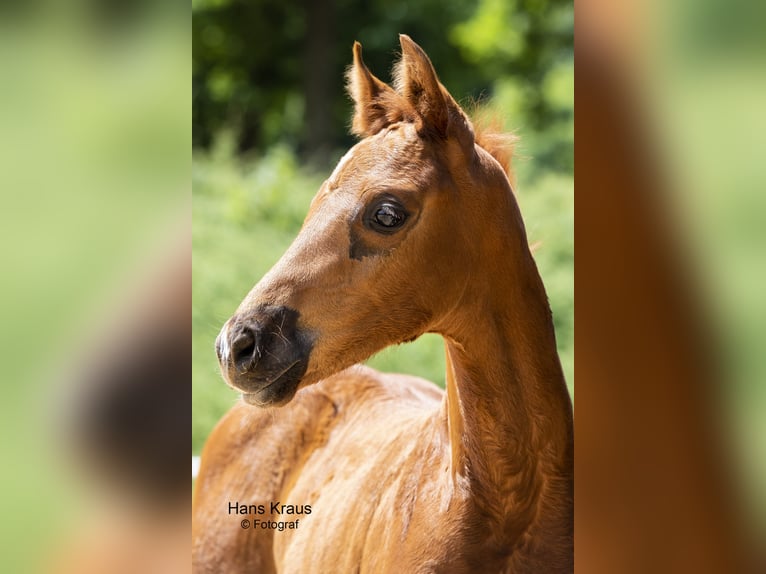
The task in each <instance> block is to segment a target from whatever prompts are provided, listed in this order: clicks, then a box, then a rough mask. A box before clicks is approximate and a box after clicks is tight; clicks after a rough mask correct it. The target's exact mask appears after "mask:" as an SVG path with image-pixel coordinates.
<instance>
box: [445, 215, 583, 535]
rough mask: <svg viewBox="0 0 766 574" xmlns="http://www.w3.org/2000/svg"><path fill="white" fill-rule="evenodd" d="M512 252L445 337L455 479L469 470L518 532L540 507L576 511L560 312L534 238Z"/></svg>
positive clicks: (488, 501) (484, 279)
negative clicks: (556, 323)
mask: <svg viewBox="0 0 766 574" xmlns="http://www.w3.org/2000/svg"><path fill="white" fill-rule="evenodd" d="M522 231H523V230H522ZM521 235H522V237H523V233H522V234H521ZM514 250H515V251H516V253H514ZM507 255H510V257H508V256H507V257H505V258H500V259H502V260H505V261H506V262H507V263H506V265H507V266H508V268H505V269H503V268H498V264H497V261H498V259H495V258H487V259H488V260H490V261H491V262H490V265H492V266H493V270H494V272H490V273H486V274H484V275H482V276H481V278H480V279H478V280H472V281H471V283H472V284H473V285H475V286H476V287H475V288H474V289H473V290H469V291H468V292H467V293H466V296H465V297H464V298H463V300H462V301H463V302H462V304H461V305H460V306H459V307H458V308H457V309H456V310H455V311H453V313H452V320H451V322H450V326H449V327H448V328H446V329H444V330H443V332H442V334H443V335H444V337H445V341H446V352H447V393H446V398H445V404H444V412H445V414H446V418H447V425H448V428H449V435H450V449H451V460H452V478H453V481H455V480H456V479H457V477H459V476H460V477H465V479H467V480H468V481H469V484H470V488H471V491H472V494H473V496H474V498H475V500H476V502H477V504H478V505H479V507H480V508H481V510H482V512H483V513H484V514H485V515H490V516H491V515H494V516H495V517H497V520H499V521H501V522H502V524H501V525H499V528H500V530H502V531H503V532H506V533H509V534H510V535H512V533H514V532H515V533H516V534H521V533H522V532H524V531H526V530H528V528H529V527H530V525H531V523H532V522H533V521H534V520H535V517H537V520H538V521H539V520H542V519H544V517H541V516H540V512H541V505H542V506H545V504H548V505H550V506H551V508H552V509H553V508H558V509H559V514H560V515H562V516H563V515H565V514H567V513H566V512H565V509H566V508H567V507H571V485H572V449H573V440H572V439H573V431H572V410H571V401H570V398H569V394H568V392H567V389H566V383H565V381H564V377H563V373H562V370H561V365H560V362H559V358H558V354H557V351H556V341H555V335H554V331H553V323H552V319H551V313H550V309H549V306H548V301H547V297H546V294H545V290H544V287H543V284H542V281H541V279H540V276H539V274H538V272H537V267H536V265H535V263H534V260H533V259H532V256H531V254H530V253H529V248H528V246H527V242H526V239H525V238H524V239H523V240H522V241H521V242H519V241H517V242H516V247H515V248H514V247H510V248H509V252H508V253H507ZM562 498H563V499H564V500H561V499H562ZM498 501H499V502H498ZM562 528H564V529H565V528H566V526H562Z"/></svg>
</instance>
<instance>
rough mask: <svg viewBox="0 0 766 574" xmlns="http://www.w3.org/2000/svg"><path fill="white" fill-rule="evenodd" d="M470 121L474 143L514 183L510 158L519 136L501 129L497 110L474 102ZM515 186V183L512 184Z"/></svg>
mask: <svg viewBox="0 0 766 574" xmlns="http://www.w3.org/2000/svg"><path fill="white" fill-rule="evenodd" d="M471 108H472V110H471V113H470V114H469V117H470V118H471V123H472V124H473V131H474V139H475V141H476V144H477V145H478V146H479V147H481V148H482V149H483V150H484V151H486V152H488V153H489V155H491V156H492V157H493V158H495V159H496V160H497V162H498V163H499V164H500V165H501V167H502V168H503V170H504V171H505V173H506V175H507V176H508V179H509V180H510V181H511V185H514V184H515V181H514V179H515V178H514V173H513V166H512V161H511V160H512V159H513V155H514V152H515V150H516V144H517V142H518V141H519V136H517V135H516V134H515V133H513V132H507V131H505V130H504V129H503V121H502V118H501V117H500V115H499V114H498V113H497V112H493V111H490V110H489V108H487V107H482V106H480V105H478V104H476V103H474V104H472V105H471ZM514 187H515V185H514Z"/></svg>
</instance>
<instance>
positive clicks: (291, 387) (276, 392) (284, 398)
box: [235, 359, 308, 407]
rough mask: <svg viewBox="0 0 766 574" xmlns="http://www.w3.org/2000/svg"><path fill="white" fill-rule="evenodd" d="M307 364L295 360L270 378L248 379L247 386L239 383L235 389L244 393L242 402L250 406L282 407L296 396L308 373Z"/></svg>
mask: <svg viewBox="0 0 766 574" xmlns="http://www.w3.org/2000/svg"><path fill="white" fill-rule="evenodd" d="M307 363H308V361H304V360H302V359H298V360H295V361H293V362H292V363H290V364H288V365H287V366H285V367H284V368H283V369H282V370H280V371H278V372H277V373H276V374H273V375H271V376H269V377H266V378H254V377H253V378H250V377H248V378H249V380H248V381H247V384H246V385H242V383H241V382H240V381H238V384H237V385H236V386H235V388H236V389H237V390H239V391H240V392H241V393H242V400H243V401H244V402H246V403H247V404H249V405H253V406H257V407H268V406H282V405H284V404H286V403H287V402H288V401H290V399H292V398H293V396H295V393H296V392H297V390H298V386H299V385H300V382H301V379H302V378H303V374H304V373H305V372H306V366H307ZM243 387H244V388H243ZM254 387H255V388H254Z"/></svg>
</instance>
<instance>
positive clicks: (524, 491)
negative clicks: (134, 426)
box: [192, 35, 574, 573]
mask: <svg viewBox="0 0 766 574" xmlns="http://www.w3.org/2000/svg"><path fill="white" fill-rule="evenodd" d="M400 45H401V59H400V60H399V62H398V63H397V65H396V68H395V70H394V82H393V85H389V84H386V83H385V82H383V81H381V80H379V79H378V78H376V77H375V76H374V75H372V73H371V72H370V71H369V69H368V68H367V67H366V65H365V64H364V62H363V60H362V48H361V45H360V44H359V43H358V42H356V43H355V44H354V47H353V64H352V65H351V66H350V67H349V69H348V71H347V83H348V90H349V92H350V95H351V98H352V99H353V102H354V115H353V121H352V131H353V132H354V134H355V135H357V136H359V138H360V140H359V141H358V142H357V143H356V145H354V146H353V147H352V148H351V149H350V150H349V151H348V152H347V153H346V155H345V156H344V157H343V158H342V159H341V160H340V162H339V163H338V165H337V167H336V168H335V170H334V171H333V172H332V174H331V175H330V177H329V178H328V179H327V180H326V181H325V182H324V183H323V184H322V186H321V188H320V189H319V191H318V193H317V194H316V196H315V197H314V199H313V200H312V203H311V205H310V207H309V211H308V214H307V216H306V219H305V221H304V223H303V226H302V228H301V230H300V232H299V233H298V235H297V237H296V239H295V240H294V242H293V243H292V244H291V246H290V247H289V248H288V250H287V251H286V252H285V253H284V255H283V256H282V258H281V259H280V260H279V261H278V262H277V263H276V264H275V266H274V267H273V268H272V269H271V270H270V271H269V272H268V273H267V274H266V275H265V276H264V277H263V278H262V279H261V280H260V281H259V282H258V283H257V284H256V285H255V287H253V289H252V290H251V291H250V293H249V294H248V295H247V296H246V297H245V299H244V300H243V301H242V303H241V304H240V306H239V307H238V309H237V310H236V312H235V314H234V315H233V316H232V317H231V318H230V319H229V320H228V321H226V323H225V324H224V326H223V328H222V330H221V332H220V334H219V335H218V337H217V339H216V353H217V356H218V360H219V363H220V367H221V372H222V374H223V377H224V379H225V381H226V383H227V384H228V385H230V386H231V387H233V388H234V389H236V390H238V391H239V392H240V393H241V397H242V400H241V401H240V402H239V403H238V404H236V405H235V406H234V407H233V408H232V409H231V410H230V411H229V412H228V413H227V414H226V415H225V416H224V418H223V419H222V420H221V421H220V422H219V423H218V425H217V426H216V428H215V429H214V431H213V432H212V434H211V435H210V437H209V439H208V441H207V443H206V445H205V447H204V450H203V453H202V461H201V467H200V474H199V477H198V479H197V483H196V487H195V493H194V500H193V533H192V536H193V543H192V546H193V550H192V553H193V567H194V571H195V572H197V573H208V572H211V573H212V572H216V573H222V572H223V573H225V572H237V573H244V572H253V573H255V572H257V573H272V572H280V573H307V572H340V573H346V572H371V573H401V572H406V573H427V572H428V573H436V572H449V573H475V572H505V573H521V572H571V571H572V570H573V489H574V476H573V414H572V404H571V399H570V397H569V393H568V391H567V388H566V383H565V380H564V376H563V373H562V369H561V365H560V362H559V358H558V354H557V350H556V340H555V334H554V329H553V323H552V317H551V311H550V307H549V304H548V300H547V297H546V293H545V289H544V286H543V283H542V280H541V278H540V275H539V273H538V271H537V267H536V264H535V261H534V259H533V257H532V254H531V252H530V248H529V243H528V241H527V238H526V231H525V228H524V223H523V221H522V217H521V213H520V210H519V207H518V204H517V202H516V199H515V197H514V192H513V190H512V188H511V183H510V180H509V175H508V173H509V159H510V155H509V152H508V150H507V149H506V148H504V147H503V146H500V145H498V142H499V140H498V139H497V137H495V136H492V135H491V134H489V135H487V134H482V133H481V131H480V130H479V129H474V126H473V124H472V122H471V120H470V119H469V117H468V115H467V114H466V113H465V112H464V111H463V110H462V109H461V107H460V106H459V105H458V104H457V103H456V101H455V100H454V99H453V97H452V96H451V95H450V94H449V92H448V91H447V89H446V88H445V87H444V86H443V85H442V84H441V83H440V81H439V79H438V77H437V75H436V72H435V70H434V67H433V65H432V63H431V61H430V59H429V58H428V56H427V55H426V53H425V52H424V51H423V49H422V48H421V47H420V46H418V45H417V44H416V43H415V42H414V41H412V39H411V38H409V37H408V36H406V35H400ZM424 333H438V334H439V335H441V336H442V337H443V339H444V341H445V352H446V383H445V387H446V390H444V391H442V390H441V389H440V388H439V387H437V386H436V385H435V384H433V383H430V382H428V381H425V380H423V379H420V378H418V377H414V376H407V375H395V374H383V373H380V372H377V371H375V370H373V369H371V368H369V367H366V366H362V365H359V364H358V363H360V362H361V361H364V360H365V359H367V358H368V357H370V356H371V355H372V354H374V353H376V352H378V351H380V350H381V349H383V348H385V347H388V346H390V345H395V344H398V343H402V342H405V341H411V340H413V339H416V338H417V337H419V336H420V335H422V334H424Z"/></svg>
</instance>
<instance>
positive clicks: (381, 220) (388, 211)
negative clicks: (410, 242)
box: [372, 203, 407, 230]
mask: <svg viewBox="0 0 766 574" xmlns="http://www.w3.org/2000/svg"><path fill="white" fill-rule="evenodd" d="M406 218H407V214H406V213H405V212H404V210H403V209H401V208H400V207H398V206H396V205H393V204H391V203H383V204H381V205H380V206H378V208H377V209H376V210H375V212H374V213H373V216H372V221H373V223H374V224H375V225H376V226H378V227H383V228H385V229H387V230H390V229H394V228H396V227H399V226H400V225H401V224H402V223H404V220H405V219H406Z"/></svg>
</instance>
